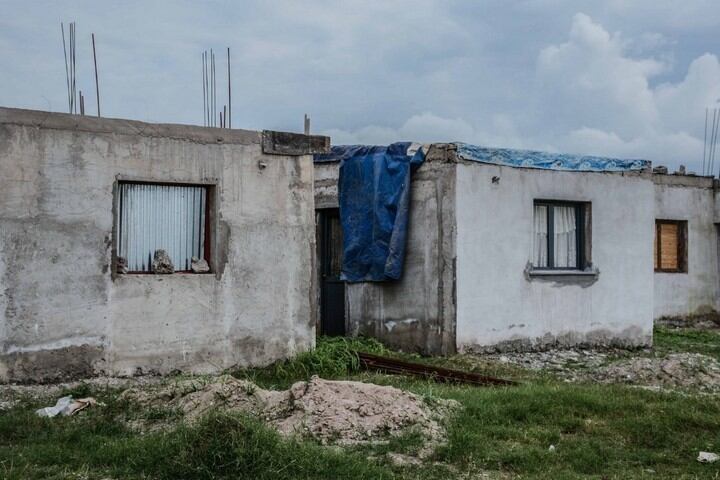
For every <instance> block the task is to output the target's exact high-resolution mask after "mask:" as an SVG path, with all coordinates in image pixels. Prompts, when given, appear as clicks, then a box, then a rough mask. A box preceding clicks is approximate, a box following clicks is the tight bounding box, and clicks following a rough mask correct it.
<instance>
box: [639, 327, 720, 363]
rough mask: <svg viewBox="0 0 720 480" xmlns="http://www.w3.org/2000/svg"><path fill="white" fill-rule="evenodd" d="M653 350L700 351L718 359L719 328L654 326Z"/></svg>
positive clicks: (719, 353) (719, 354)
mask: <svg viewBox="0 0 720 480" xmlns="http://www.w3.org/2000/svg"><path fill="white" fill-rule="evenodd" d="M653 340H654V343H655V350H657V351H658V352H660V353H667V352H694V353H702V354H703V355H708V356H710V357H714V358H715V359H717V360H720V330H699V329H687V328H670V327H655V335H654V337H653Z"/></svg>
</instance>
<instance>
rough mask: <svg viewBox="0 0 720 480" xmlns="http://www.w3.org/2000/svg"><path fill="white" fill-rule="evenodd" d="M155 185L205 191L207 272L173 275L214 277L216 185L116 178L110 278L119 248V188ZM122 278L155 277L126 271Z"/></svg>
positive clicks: (205, 258)
mask: <svg viewBox="0 0 720 480" xmlns="http://www.w3.org/2000/svg"><path fill="white" fill-rule="evenodd" d="M128 184H132V185H157V186H170V187H195V188H203V189H204V190H205V212H204V215H205V221H204V232H203V234H204V235H203V256H204V260H205V261H206V262H207V264H208V267H209V270H208V271H207V272H201V273H195V272H193V271H192V270H175V272H174V273H180V274H193V275H214V274H215V268H214V264H215V262H214V260H213V256H212V255H213V254H214V248H213V241H214V238H215V233H214V230H213V229H212V225H214V219H215V205H216V198H215V195H216V189H217V183H214V182H213V183H206V182H184V181H180V182H172V181H157V180H146V179H136V178H125V177H122V176H118V177H116V181H115V185H114V192H115V194H114V197H115V199H114V202H113V203H114V205H113V206H114V208H113V236H112V239H113V245H112V262H111V263H112V269H111V274H112V277H113V278H115V277H116V276H117V275H118V273H117V263H118V257H119V256H120V255H119V247H120V234H121V233H120V229H119V228H118V227H119V219H120V218H122V210H121V209H122V201H121V198H120V195H121V194H120V192H121V188H120V187H121V186H122V185H128ZM122 275H123V276H127V275H157V274H156V273H154V272H152V271H142V270H128V271H127V272H126V273H123V274H122ZM163 276H167V274H163Z"/></svg>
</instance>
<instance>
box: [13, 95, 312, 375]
mask: <svg viewBox="0 0 720 480" xmlns="http://www.w3.org/2000/svg"><path fill="white" fill-rule="evenodd" d="M273 138H274V137H273ZM262 140H263V135H262V134H261V133H260V132H252V131H242V130H220V129H208V128H200V127H190V126H181V125H151V124H145V123H141V122H132V121H124V120H110V119H95V118H91V117H80V116H70V115H64V114H56V113H48V112H32V111H25V110H15V109H5V108H0V172H2V175H0V380H4V381H7V380H21V381H42V380H50V379H57V378H61V377H65V376H81V375H93V374H98V373H110V374H121V375H126V374H133V373H138V372H157V373H167V372H171V371H174V370H183V371H191V372H214V371H218V370H221V369H223V368H227V367H230V366H233V365H243V366H245V365H260V364H267V363H269V362H272V361H274V360H277V359H280V358H284V357H287V356H289V355H292V354H294V353H296V352H299V351H303V350H307V349H309V348H311V347H312V346H313V345H314V341H315V323H314V317H315V300H314V296H315V290H314V289H315V285H314V280H313V277H312V276H311V275H309V272H311V271H312V269H313V264H314V249H315V236H314V231H315V228H314V199H313V165H312V158H311V156H310V155H307V154H305V155H298V154H297V152H294V153H295V154H292V153H293V151H292V148H290V149H286V150H287V151H290V152H291V154H287V155H267V154H265V153H263V147H262ZM283 151H285V150H283ZM119 179H136V180H145V181H156V182H181V183H198V184H210V185H214V186H215V188H214V190H215V192H216V209H215V212H214V220H213V225H212V229H213V232H214V235H213V246H212V247H213V254H212V263H213V265H212V266H213V271H214V273H213V274H208V275H200V274H173V275H152V274H144V275H140V274H137V275H133V274H127V275H115V274H114V273H113V268H112V266H113V261H114V258H113V248H114V238H113V235H114V233H113V224H114V217H113V209H114V205H115V203H114V202H115V198H114V189H115V188H116V184H117V181H118V180H119Z"/></svg>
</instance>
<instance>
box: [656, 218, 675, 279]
mask: <svg viewBox="0 0 720 480" xmlns="http://www.w3.org/2000/svg"><path fill="white" fill-rule="evenodd" d="M679 234H680V229H679V226H678V224H677V223H661V224H660V255H659V256H660V259H659V262H660V269H662V270H678V269H679V268H680V258H679V255H678V252H679V239H680V235H679Z"/></svg>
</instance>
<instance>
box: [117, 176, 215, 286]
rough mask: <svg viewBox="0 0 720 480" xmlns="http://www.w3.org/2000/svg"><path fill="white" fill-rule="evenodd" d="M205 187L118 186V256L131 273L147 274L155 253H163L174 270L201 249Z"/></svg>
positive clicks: (198, 254) (185, 265) (187, 265)
mask: <svg viewBox="0 0 720 480" xmlns="http://www.w3.org/2000/svg"><path fill="white" fill-rule="evenodd" d="M206 197H207V189H206V188H205V187H194V186H180V185H177V186H176V185H154V184H142V183H121V184H120V205H119V215H118V225H117V232H118V256H121V257H124V258H125V259H127V262H128V270H129V271H131V272H149V271H151V269H152V257H153V254H154V253H155V250H159V249H163V250H165V251H166V252H167V253H168V255H170V258H171V259H172V261H173V264H174V265H175V270H190V259H191V258H192V257H193V256H195V257H198V258H203V252H204V249H205V205H206V201H207V198H206Z"/></svg>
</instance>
